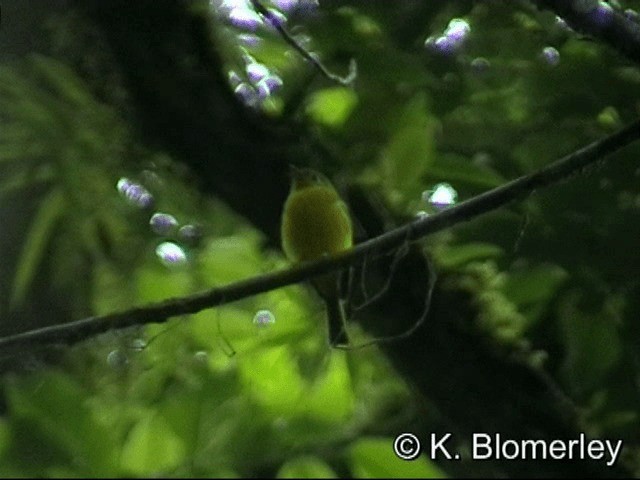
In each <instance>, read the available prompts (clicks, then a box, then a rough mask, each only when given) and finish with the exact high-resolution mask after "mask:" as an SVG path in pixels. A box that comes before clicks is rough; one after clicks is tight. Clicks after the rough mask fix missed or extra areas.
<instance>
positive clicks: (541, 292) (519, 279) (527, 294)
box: [503, 264, 569, 325]
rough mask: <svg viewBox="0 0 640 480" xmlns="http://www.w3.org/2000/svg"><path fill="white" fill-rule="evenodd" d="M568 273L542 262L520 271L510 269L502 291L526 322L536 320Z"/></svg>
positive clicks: (530, 322) (529, 322)
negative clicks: (524, 317)
mask: <svg viewBox="0 0 640 480" xmlns="http://www.w3.org/2000/svg"><path fill="white" fill-rule="evenodd" d="M568 276H569V274H568V273H567V272H566V271H565V270H564V269H562V268H561V267H559V266H557V265H552V264H543V265H538V266H536V267H534V268H528V269H525V270H522V271H512V272H509V274H508V275H507V276H506V278H505V281H504V286H503V291H504V293H505V294H506V295H507V297H509V299H510V300H511V301H512V302H513V303H515V304H516V305H517V306H518V310H519V311H520V312H521V313H523V314H524V315H525V316H526V317H527V319H528V324H529V325H531V324H532V323H534V322H535V321H537V320H538V319H539V318H540V316H541V315H542V314H543V313H544V311H545V309H546V308H547V306H548V304H549V301H551V299H552V298H553V296H554V295H555V294H556V292H557V291H558V289H559V288H560V287H561V286H562V284H563V283H564V282H565V280H567V278H568Z"/></svg>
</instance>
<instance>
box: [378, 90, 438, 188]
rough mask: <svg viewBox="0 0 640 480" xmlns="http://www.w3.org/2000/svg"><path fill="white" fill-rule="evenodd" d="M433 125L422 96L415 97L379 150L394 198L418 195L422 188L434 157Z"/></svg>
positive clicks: (433, 122)
mask: <svg viewBox="0 0 640 480" xmlns="http://www.w3.org/2000/svg"><path fill="white" fill-rule="evenodd" d="M435 126H436V122H435V120H434V119H433V118H432V117H431V116H429V113H428V109H427V100H426V97H425V95H423V94H419V95H416V96H414V97H413V98H412V99H411V100H410V101H409V102H408V103H407V105H406V107H405V108H404V111H403V112H402V114H401V116H400V118H399V120H398V124H397V128H396V129H395V131H394V132H393V135H392V136H391V139H390V140H389V142H388V144H387V146H386V148H385V149H384V151H383V153H382V175H383V178H384V179H385V182H386V186H387V188H389V189H390V192H391V193H392V194H393V195H395V196H396V197H398V196H401V197H402V198H410V199H411V198H418V195H419V194H420V192H421V191H422V189H423V188H422V186H423V177H424V175H425V173H426V172H428V171H429V169H430V167H431V164H432V163H433V160H434V158H435V145H434V138H433V136H434V133H435Z"/></svg>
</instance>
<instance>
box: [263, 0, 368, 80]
mask: <svg viewBox="0 0 640 480" xmlns="http://www.w3.org/2000/svg"><path fill="white" fill-rule="evenodd" d="M251 4H252V5H253V8H254V9H255V10H256V12H258V13H259V14H260V15H262V16H263V17H264V18H265V19H266V20H267V21H268V22H269V23H270V24H271V26H272V27H273V28H275V29H276V30H277V31H278V33H279V34H280V35H281V36H282V38H283V39H284V41H285V42H287V43H288V44H289V45H291V46H292V47H293V48H294V49H295V50H296V51H297V52H298V53H299V54H300V55H302V57H303V58H305V59H306V60H308V61H309V62H311V64H312V65H313V66H314V67H316V68H317V69H318V71H319V72H320V73H321V74H322V75H324V76H325V77H326V78H328V79H329V80H331V81H333V82H336V83H339V84H340V85H343V86H345V87H349V86H351V85H352V84H353V82H354V81H355V79H356V76H357V74H358V69H357V64H356V61H355V60H354V59H351V61H350V62H349V73H348V74H347V75H346V76H344V77H341V76H340V75H336V74H335V73H333V72H330V71H329V69H327V67H325V66H324V65H323V64H322V62H321V61H320V60H319V59H318V57H317V56H316V55H314V54H312V53H310V52H309V51H308V50H307V49H306V48H304V47H303V46H302V45H301V44H300V42H298V41H297V40H296V39H295V38H294V37H293V35H291V33H289V31H288V30H287V29H286V28H285V27H284V25H282V20H280V19H279V18H278V17H276V16H275V15H274V14H273V13H272V12H270V11H269V10H267V9H266V8H265V7H264V5H262V4H261V3H260V2H259V1H258V0H251Z"/></svg>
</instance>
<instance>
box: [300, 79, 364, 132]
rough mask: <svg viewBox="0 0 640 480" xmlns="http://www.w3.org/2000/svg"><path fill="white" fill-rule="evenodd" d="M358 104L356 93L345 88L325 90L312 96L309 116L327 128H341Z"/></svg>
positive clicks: (308, 110) (308, 106) (308, 109)
mask: <svg viewBox="0 0 640 480" xmlns="http://www.w3.org/2000/svg"><path fill="white" fill-rule="evenodd" d="M357 103H358V96H357V95H356V93H355V92H354V91H353V90H351V89H349V88H345V87H334V88H325V89H324V90H320V91H318V92H315V93H314V94H313V95H311V97H310V99H309V103H308V104H307V115H309V116H310V117H311V118H312V119H313V120H314V121H315V122H316V123H319V124H320V125H324V126H325V127H331V128H339V127H341V126H342V125H343V124H344V122H345V121H346V120H347V118H349V115H351V112H352V111H353V109H354V108H355V106H356V104H357Z"/></svg>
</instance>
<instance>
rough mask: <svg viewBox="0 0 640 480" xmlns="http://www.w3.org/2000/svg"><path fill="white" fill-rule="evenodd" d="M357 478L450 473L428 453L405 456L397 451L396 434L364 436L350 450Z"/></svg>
mask: <svg viewBox="0 0 640 480" xmlns="http://www.w3.org/2000/svg"><path fill="white" fill-rule="evenodd" d="M349 460H350V466H351V473H352V474H353V476H354V477H355V478H445V477H446V475H445V474H444V472H443V471H442V470H440V469H439V468H438V467H437V466H436V465H435V464H434V463H433V462H431V461H429V460H427V458H426V457H424V456H419V457H418V458H416V459H415V460H411V461H407V460H401V459H400V458H398V456H396V454H395V453H394V451H393V438H363V439H361V440H358V441H357V442H355V443H354V444H353V445H352V446H351V448H350V451H349Z"/></svg>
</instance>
